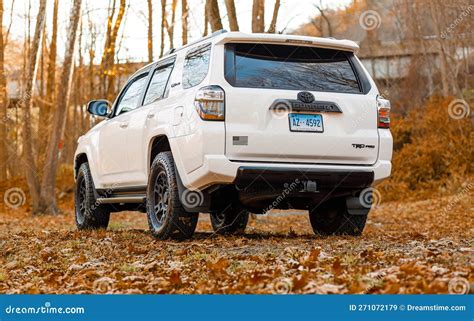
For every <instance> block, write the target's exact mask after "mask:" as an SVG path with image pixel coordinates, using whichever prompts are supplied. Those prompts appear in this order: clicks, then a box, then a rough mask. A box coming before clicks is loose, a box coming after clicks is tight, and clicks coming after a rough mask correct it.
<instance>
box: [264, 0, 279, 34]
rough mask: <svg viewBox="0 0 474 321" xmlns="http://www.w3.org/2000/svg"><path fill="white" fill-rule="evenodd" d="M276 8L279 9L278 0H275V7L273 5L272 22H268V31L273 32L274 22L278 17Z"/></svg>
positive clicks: (274, 29)
mask: <svg viewBox="0 0 474 321" xmlns="http://www.w3.org/2000/svg"><path fill="white" fill-rule="evenodd" d="M278 10H280V0H275V7H273V15H272V22H270V27H268V31H267V32H268V33H275V31H276V24H277V19H278Z"/></svg>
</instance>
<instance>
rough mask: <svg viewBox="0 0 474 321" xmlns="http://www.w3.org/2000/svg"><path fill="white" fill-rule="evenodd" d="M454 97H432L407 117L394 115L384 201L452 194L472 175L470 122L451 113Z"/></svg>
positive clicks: (382, 187)
mask: <svg viewBox="0 0 474 321" xmlns="http://www.w3.org/2000/svg"><path fill="white" fill-rule="evenodd" d="M452 101H453V99H452V98H451V99H446V98H440V97H433V98H431V99H430V100H429V101H428V102H427V103H426V105H425V106H421V107H418V108H413V109H412V110H411V111H410V112H409V113H408V114H407V115H406V116H405V117H400V116H399V117H394V119H393V120H392V124H393V126H392V134H393V137H394V154H393V160H392V164H393V168H392V176H391V178H390V179H389V180H388V181H386V182H384V183H383V184H382V185H381V186H380V189H381V190H383V191H384V192H385V193H384V194H385V195H384V199H385V200H396V199H404V198H420V197H422V198H425V197H427V196H428V195H431V196H432V194H436V193H439V194H444V193H453V192H456V191H458V190H459V189H460V187H461V186H462V185H463V184H467V180H468V178H469V176H470V175H472V168H471V166H470V164H471V161H472V159H473V157H472V150H471V146H472V139H471V122H470V120H469V119H467V118H462V119H453V118H451V117H450V115H449V113H448V109H449V107H448V106H449V103H450V102H452Z"/></svg>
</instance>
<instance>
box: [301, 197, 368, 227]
mask: <svg viewBox="0 0 474 321" xmlns="http://www.w3.org/2000/svg"><path fill="white" fill-rule="evenodd" d="M367 216H368V215H351V214H349V213H348V211H347V207H346V202H345V200H344V199H334V200H330V201H327V202H325V203H323V204H321V205H320V206H318V207H316V208H314V209H311V210H310V213H309V220H310V222H311V227H312V228H313V231H314V233H315V234H316V235H321V236H329V235H350V236H359V235H361V234H362V231H363V230H364V227H365V223H366V221H367Z"/></svg>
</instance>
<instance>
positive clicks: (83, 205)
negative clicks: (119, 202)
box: [74, 163, 110, 230]
mask: <svg viewBox="0 0 474 321" xmlns="http://www.w3.org/2000/svg"><path fill="white" fill-rule="evenodd" d="M74 205H75V206H74V207H75V210H74V212H75V219H76V226H77V228H78V229H79V230H96V229H106V228H107V226H108V225H109V219H110V210H109V209H108V208H107V207H106V206H105V205H101V204H99V203H98V202H97V200H96V198H95V187H94V182H93V180H92V175H91V171H90V169H89V164H88V163H83V164H82V165H81V166H80V167H79V170H78V172H77V178H76V190H75V191H74Z"/></svg>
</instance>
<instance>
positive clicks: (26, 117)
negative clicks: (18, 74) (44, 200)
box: [19, 0, 46, 213]
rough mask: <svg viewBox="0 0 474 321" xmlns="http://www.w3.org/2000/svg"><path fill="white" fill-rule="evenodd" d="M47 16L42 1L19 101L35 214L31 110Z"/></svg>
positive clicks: (37, 191)
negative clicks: (40, 46)
mask: <svg viewBox="0 0 474 321" xmlns="http://www.w3.org/2000/svg"><path fill="white" fill-rule="evenodd" d="M45 16H46V0H40V4H39V8H38V15H37V17H36V26H35V34H34V37H33V41H32V42H31V44H30V48H29V59H28V62H29V64H28V67H27V71H26V78H25V86H24V90H23V92H22V96H21V99H20V101H19V107H20V108H21V109H22V110H23V157H24V160H25V171H26V180H27V182H28V188H29V191H30V196H31V200H32V205H33V213H38V212H39V210H40V208H39V205H40V184H39V179H38V175H37V174H38V171H37V167H36V162H35V157H34V155H33V141H32V139H33V134H32V126H31V125H32V124H31V109H32V108H33V99H32V96H33V84H34V81H35V79H36V73H37V71H38V58H39V50H38V49H39V45H40V43H41V37H42V36H43V28H44V20H45Z"/></svg>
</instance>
